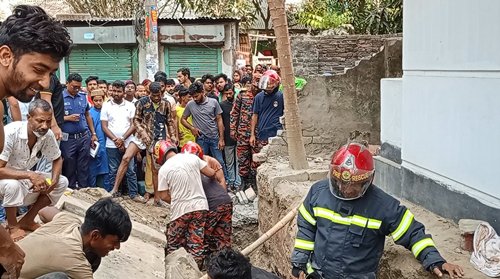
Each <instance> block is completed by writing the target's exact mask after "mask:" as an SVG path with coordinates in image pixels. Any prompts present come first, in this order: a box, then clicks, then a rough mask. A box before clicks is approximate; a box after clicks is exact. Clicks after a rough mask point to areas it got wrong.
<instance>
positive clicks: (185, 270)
mask: <svg viewBox="0 0 500 279" xmlns="http://www.w3.org/2000/svg"><path fill="white" fill-rule="evenodd" d="M201 276H203V273H201V272H200V270H199V269H198V265H197V264H196V262H195V261H194V259H193V257H192V256H191V255H190V254H188V252H186V250H184V248H180V249H178V250H176V251H174V252H173V253H171V254H169V255H168V256H167V257H165V279H195V278H200V277H201Z"/></svg>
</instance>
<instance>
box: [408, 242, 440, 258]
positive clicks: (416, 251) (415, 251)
mask: <svg viewBox="0 0 500 279" xmlns="http://www.w3.org/2000/svg"><path fill="white" fill-rule="evenodd" d="M427 247H435V245H434V241H433V240H432V238H424V239H421V240H419V241H418V242H417V243H415V244H413V246H411V252H412V253H413V255H414V256H415V258H417V257H418V255H420V252H422V250H424V249H425V248H427Z"/></svg>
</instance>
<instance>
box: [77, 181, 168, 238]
mask: <svg viewBox="0 0 500 279" xmlns="http://www.w3.org/2000/svg"><path fill="white" fill-rule="evenodd" d="M103 195H106V193H105V191H104V190H102V189H99V188H86V189H81V190H79V191H73V193H72V194H71V196H73V197H75V198H78V199H81V200H83V201H86V202H88V203H91V204H92V203H94V202H96V201H97V200H98V199H100V198H101V197H103ZM114 200H115V201H117V202H119V203H120V204H121V205H122V206H123V207H124V208H125V209H127V211H128V212H129V214H130V218H132V220H134V221H136V222H139V223H141V224H144V225H147V226H150V227H151V228H154V229H156V230H159V231H161V232H164V231H165V228H166V223H167V220H168V218H169V217H170V207H157V206H154V205H153V200H152V199H151V200H150V201H149V202H148V203H147V204H141V203H137V202H134V201H132V200H131V199H130V198H129V197H128V196H125V197H123V196H122V197H119V198H115V199H114Z"/></svg>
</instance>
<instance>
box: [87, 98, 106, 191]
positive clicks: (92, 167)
mask: <svg viewBox="0 0 500 279" xmlns="http://www.w3.org/2000/svg"><path fill="white" fill-rule="evenodd" d="M90 97H91V99H92V102H93V103H94V106H93V107H92V108H91V109H90V111H89V113H90V116H91V117H92V120H93V122H94V130H95V133H96V134H97V139H98V142H99V146H98V148H97V153H96V154H95V156H94V157H91V158H90V162H89V184H90V186H99V187H102V188H104V189H106V191H111V186H110V184H109V167H108V154H107V153H106V135H104V132H103V131H102V126H101V108H102V104H103V103H104V98H105V97H106V95H105V93H104V91H103V90H102V89H97V90H94V91H92V92H91V93H90Z"/></svg>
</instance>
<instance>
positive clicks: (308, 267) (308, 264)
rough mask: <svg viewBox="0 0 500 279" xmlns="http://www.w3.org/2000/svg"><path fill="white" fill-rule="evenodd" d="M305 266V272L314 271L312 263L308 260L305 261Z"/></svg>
mask: <svg viewBox="0 0 500 279" xmlns="http://www.w3.org/2000/svg"><path fill="white" fill-rule="evenodd" d="M306 267H307V271H306V272H307V274H311V273H313V272H314V269H313V267H312V264H311V263H310V262H308V263H307V265H306Z"/></svg>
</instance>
